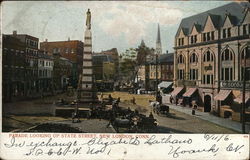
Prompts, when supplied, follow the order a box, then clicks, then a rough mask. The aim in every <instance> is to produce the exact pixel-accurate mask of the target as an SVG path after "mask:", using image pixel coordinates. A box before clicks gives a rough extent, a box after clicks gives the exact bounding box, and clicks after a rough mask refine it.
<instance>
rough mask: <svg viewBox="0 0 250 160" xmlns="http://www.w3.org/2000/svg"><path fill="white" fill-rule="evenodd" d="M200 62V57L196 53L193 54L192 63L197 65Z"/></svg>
mask: <svg viewBox="0 0 250 160" xmlns="http://www.w3.org/2000/svg"><path fill="white" fill-rule="evenodd" d="M197 62H198V57H197V55H196V54H195V53H193V54H192V55H191V57H190V63H197Z"/></svg>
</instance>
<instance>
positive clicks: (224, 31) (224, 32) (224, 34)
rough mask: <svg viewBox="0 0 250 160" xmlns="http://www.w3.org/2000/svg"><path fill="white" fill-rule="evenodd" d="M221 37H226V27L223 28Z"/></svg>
mask: <svg viewBox="0 0 250 160" xmlns="http://www.w3.org/2000/svg"><path fill="white" fill-rule="evenodd" d="M222 37H223V38H226V29H223V35H222Z"/></svg>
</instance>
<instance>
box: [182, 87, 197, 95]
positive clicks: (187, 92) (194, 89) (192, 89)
mask: <svg viewBox="0 0 250 160" xmlns="http://www.w3.org/2000/svg"><path fill="white" fill-rule="evenodd" d="M196 90H197V88H189V89H188V90H187V91H186V92H185V93H184V94H183V97H191V96H192V95H193V94H194V92H195V91H196Z"/></svg>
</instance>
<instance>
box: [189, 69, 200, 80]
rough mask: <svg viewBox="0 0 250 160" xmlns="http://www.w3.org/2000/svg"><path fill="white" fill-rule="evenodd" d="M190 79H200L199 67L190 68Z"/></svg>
mask: <svg viewBox="0 0 250 160" xmlns="http://www.w3.org/2000/svg"><path fill="white" fill-rule="evenodd" d="M189 78H190V80H197V79H198V69H190V75H189Z"/></svg>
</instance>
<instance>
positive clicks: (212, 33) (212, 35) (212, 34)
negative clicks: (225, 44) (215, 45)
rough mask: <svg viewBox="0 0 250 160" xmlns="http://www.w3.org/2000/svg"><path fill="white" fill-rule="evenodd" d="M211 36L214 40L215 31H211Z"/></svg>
mask: <svg viewBox="0 0 250 160" xmlns="http://www.w3.org/2000/svg"><path fill="white" fill-rule="evenodd" d="M211 38H212V40H214V31H212V32H211Z"/></svg>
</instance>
